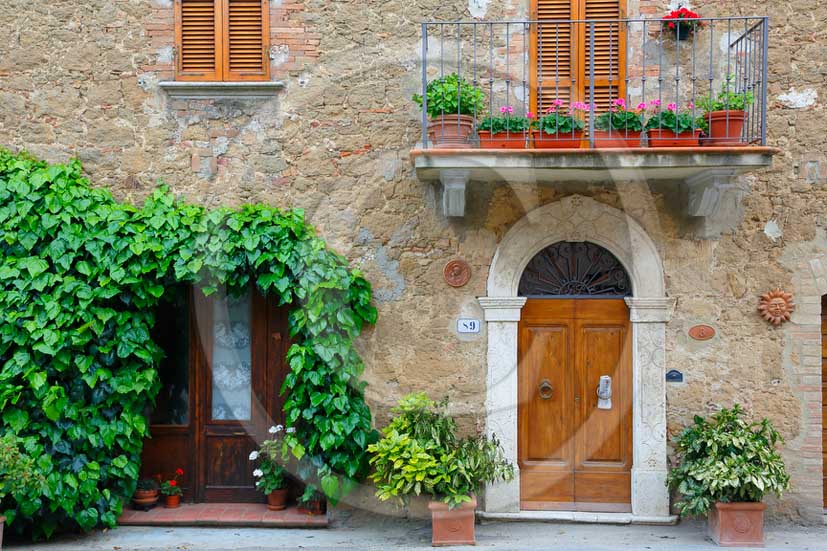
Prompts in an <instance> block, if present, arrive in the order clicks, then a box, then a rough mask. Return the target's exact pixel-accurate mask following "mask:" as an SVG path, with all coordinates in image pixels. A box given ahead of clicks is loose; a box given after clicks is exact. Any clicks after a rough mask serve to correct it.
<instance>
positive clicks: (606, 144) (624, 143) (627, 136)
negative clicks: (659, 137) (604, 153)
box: [594, 130, 642, 149]
mask: <svg viewBox="0 0 827 551" xmlns="http://www.w3.org/2000/svg"><path fill="white" fill-rule="evenodd" d="M641 134H642V132H626V131H624V130H612V131H611V132H610V131H608V130H595V131H594V147H595V149H611V148H619V149H629V148H631V147H640V136H641Z"/></svg>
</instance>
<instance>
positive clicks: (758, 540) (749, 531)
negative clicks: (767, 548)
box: [707, 503, 767, 547]
mask: <svg viewBox="0 0 827 551" xmlns="http://www.w3.org/2000/svg"><path fill="white" fill-rule="evenodd" d="M766 508H767V506H766V505H764V504H763V503H716V504H715V505H714V506H713V507H712V508H711V509H710V510H709V515H708V516H707V528H708V533H709V537H710V538H712V540H713V541H714V542H715V543H717V544H718V545H720V546H722V547H763V546H764V509H766Z"/></svg>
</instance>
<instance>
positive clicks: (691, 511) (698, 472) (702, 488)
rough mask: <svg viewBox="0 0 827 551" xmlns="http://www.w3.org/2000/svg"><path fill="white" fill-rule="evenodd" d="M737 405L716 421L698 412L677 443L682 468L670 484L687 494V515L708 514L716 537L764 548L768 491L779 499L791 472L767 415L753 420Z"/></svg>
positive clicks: (683, 502)
mask: <svg viewBox="0 0 827 551" xmlns="http://www.w3.org/2000/svg"><path fill="white" fill-rule="evenodd" d="M743 414H744V411H743V409H742V408H741V407H740V406H739V405H738V404H736V405H735V406H733V408H732V409H722V410H721V411H719V412H718V413H715V414H714V415H712V417H711V419H710V420H706V419H704V418H703V417H700V416H696V417H695V422H694V424H693V425H692V426H690V427H687V428H686V429H685V430H684V431H683V432H682V433H681V435H680V436H679V437H678V439H677V441H676V452H677V455H678V458H679V461H680V463H679V466H678V467H676V468H674V469H672V470H671V471H670V473H669V476H668V479H667V482H668V484H669V487H670V488H671V489H673V490H676V491H677V492H678V493H680V494H681V496H682V499H681V501H680V502H678V503H677V507H678V511H679V512H680V513H681V514H682V515H704V514H708V518H707V526H708V530H709V535H710V537H711V538H712V539H713V540H714V541H715V543H717V544H718V545H721V546H747V545H749V546H752V545H755V546H762V545H763V543H764V509H765V508H766V505H764V504H763V503H761V500H762V499H763V497H764V496H765V495H766V494H768V493H775V494H776V495H778V496H779V497H780V496H781V494H782V492H783V491H785V490H787V489H789V487H790V475H789V474H787V470H786V468H785V466H784V460H783V459H782V458H781V454H779V453H778V450H777V449H776V446H777V445H778V444H780V443H783V440H782V438H781V435H780V434H778V431H776V430H775V429H774V428H773V427H772V425H771V424H770V422H769V421H768V420H767V419H763V420H762V421H760V422H748V421H746V420H745V419H744V418H743V417H744V416H743Z"/></svg>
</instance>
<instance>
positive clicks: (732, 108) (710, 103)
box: [698, 76, 755, 146]
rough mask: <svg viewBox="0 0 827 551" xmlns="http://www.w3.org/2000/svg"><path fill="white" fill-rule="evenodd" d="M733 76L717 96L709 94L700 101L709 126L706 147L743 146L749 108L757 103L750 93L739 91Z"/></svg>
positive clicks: (727, 80) (723, 84)
mask: <svg viewBox="0 0 827 551" xmlns="http://www.w3.org/2000/svg"><path fill="white" fill-rule="evenodd" d="M733 80H734V77H733V76H728V77H727V79H726V80H725V81H724V82H723V83H722V84H721V90H720V91H719V92H718V93H717V94H713V93H711V92H710V93H709V94H706V95H703V96H701V97H700V98H699V99H698V107H700V108H701V109H703V110H704V121H705V122H706V123H707V125H708V126H709V131H708V134H709V137H708V138H706V139H705V140H704V144H706V145H718V146H721V145H741V144H743V143H744V142H745V140H744V137H743V133H744V132H743V131H744V122H745V121H746V118H747V108H748V107H749V106H750V105H752V102H753V101H755V95H754V94H753V93H752V92H750V91H748V90H742V91H737V90H736V88H735V83H734V82H732V81H733Z"/></svg>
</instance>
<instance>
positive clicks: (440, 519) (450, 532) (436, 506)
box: [428, 496, 477, 547]
mask: <svg viewBox="0 0 827 551" xmlns="http://www.w3.org/2000/svg"><path fill="white" fill-rule="evenodd" d="M476 508H477V498H476V497H474V496H471V501H469V502H468V503H463V504H462V505H460V506H459V507H455V508H453V509H449V508H448V505H447V504H445V503H442V502H441V501H432V502H430V503H429V504H428V509H430V510H431V545H433V546H434V547H440V546H443V545H475V544H476V540H475V538H474V520H475V519H474V510H475V509H476Z"/></svg>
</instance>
